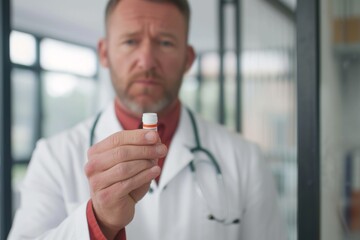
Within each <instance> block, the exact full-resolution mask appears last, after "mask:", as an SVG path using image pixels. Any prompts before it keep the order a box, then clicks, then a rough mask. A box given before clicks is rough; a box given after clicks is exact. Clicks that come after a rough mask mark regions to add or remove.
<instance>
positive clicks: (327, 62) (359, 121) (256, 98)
mask: <svg viewBox="0 0 360 240" xmlns="http://www.w3.org/2000/svg"><path fill="white" fill-rule="evenodd" d="M189 2H190V5H191V8H192V19H191V26H190V27H191V29H190V40H189V41H190V44H192V45H193V46H194V47H195V50H196V52H197V59H196V61H195V63H194V65H193V67H192V69H191V70H190V71H189V72H188V73H187V74H186V76H185V78H184V80H183V81H184V82H183V86H182V88H181V93H180V95H181V99H182V101H183V102H184V103H185V104H186V105H187V106H189V107H190V108H191V109H193V110H194V111H196V112H198V113H200V114H201V115H202V116H203V117H204V118H206V119H208V120H210V121H213V122H219V123H221V124H224V125H226V126H227V127H228V128H229V129H231V130H233V131H238V132H240V133H241V134H243V135H244V136H245V137H246V138H247V139H249V140H252V141H254V142H256V143H258V144H259V146H260V147H261V148H262V150H263V152H264V155H265V157H266V160H267V161H268V162H269V163H270V166H271V169H272V172H273V174H274V177H275V179H276V183H277V189H278V192H279V206H280V207H281V211H282V214H283V218H284V220H285V222H286V229H287V235H288V239H289V240H295V239H298V237H297V236H298V233H297V231H298V230H297V224H298V210H297V209H298V207H297V204H298V202H297V201H298V175H297V174H298V157H297V156H298V131H301V130H299V129H298V119H299V116H298V109H297V106H298V100H297V99H298V97H301V96H298V95H297V92H298V89H297V84H298V81H299V79H297V59H298V52H297V31H298V29H296V27H297V25H296V12H297V2H296V0H241V1H223V0H222V1H220V0H189ZM319 2H320V8H319V28H320V29H321V31H319V35H320V36H321V37H320V39H321V42H320V50H321V51H320V52H321V55H320V56H319V58H320V62H321V65H320V66H319V67H320V69H321V72H320V76H321V79H320V80H321V81H320V82H321V84H320V88H319V92H320V112H319V114H320V119H321V120H320V129H319V132H320V149H321V154H320V156H319V157H320V158H319V161H320V165H321V172H320V176H319V178H321V192H320V193H319V194H320V195H321V197H320V199H321V202H320V203H321V209H318V210H316V211H319V212H321V215H320V219H321V239H324V240H325V239H326V240H340V239H360V237H359V236H360V235H359V231H360V94H359V93H360V79H359V76H360V68H359V66H360V61H359V60H360V58H359V57H360V45H359V43H360V1H358V0H321V1H319ZM11 4H12V19H11V21H12V31H11V36H10V57H11V65H12V71H11V88H12V90H11V91H12V92H11V94H12V101H11V110H12V127H11V138H12V140H11V141H12V142H11V143H12V151H11V154H12V162H13V163H12V169H11V172H12V203H13V204H12V208H13V209H12V211H13V213H14V211H15V210H16V208H17V207H18V204H19V188H20V187H21V184H22V179H23V177H24V174H25V173H26V168H27V164H28V163H29V161H30V158H31V153H32V150H33V149H34V147H35V144H36V141H37V140H38V139H39V138H42V137H48V136H50V135H53V134H55V133H57V132H59V131H62V130H64V129H66V128H69V127H71V126H73V125H75V124H76V123H77V122H79V121H81V120H83V119H85V118H87V117H89V116H91V115H93V114H95V113H96V112H97V111H99V109H101V108H102V107H104V106H105V105H106V104H107V103H108V102H109V101H112V99H113V97H114V94H113V92H112V89H111V83H110V79H109V75H108V73H107V70H105V69H103V68H101V67H100V66H99V62H98V59H97V53H96V48H97V40H98V39H99V38H100V37H101V36H102V35H103V25H104V23H103V19H104V14H103V12H104V8H105V4H106V1H105V0H99V1H90V2H89V1H85V0H72V1H70V0H63V1H56V0H52V1H45V0H32V1H26V0H13V1H12V2H11ZM237 4H239V5H237ZM237 9H240V11H237ZM1 194H6V193H1ZM307 211H313V209H307ZM300 240H302V239H300Z"/></svg>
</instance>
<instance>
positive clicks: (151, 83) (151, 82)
mask: <svg viewBox="0 0 360 240" xmlns="http://www.w3.org/2000/svg"><path fill="white" fill-rule="evenodd" d="M134 84H140V85H143V86H157V85H160V83H159V81H156V80H154V79H139V80H135V81H134Z"/></svg>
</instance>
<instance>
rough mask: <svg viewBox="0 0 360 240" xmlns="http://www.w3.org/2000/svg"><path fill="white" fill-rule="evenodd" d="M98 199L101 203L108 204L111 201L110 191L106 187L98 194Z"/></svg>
mask: <svg viewBox="0 0 360 240" xmlns="http://www.w3.org/2000/svg"><path fill="white" fill-rule="evenodd" d="M96 195H97V200H98V202H99V203H100V204H101V205H106V204H107V203H108V202H109V198H110V192H109V191H108V190H107V189H104V190H102V191H100V192H98V193H97V194H96Z"/></svg>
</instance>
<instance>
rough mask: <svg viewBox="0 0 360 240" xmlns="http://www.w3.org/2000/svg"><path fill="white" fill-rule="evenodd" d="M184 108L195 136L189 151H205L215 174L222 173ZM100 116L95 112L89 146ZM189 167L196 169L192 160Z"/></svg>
mask: <svg viewBox="0 0 360 240" xmlns="http://www.w3.org/2000/svg"><path fill="white" fill-rule="evenodd" d="M186 110H187V112H188V114H189V117H190V121H191V126H192V128H193V133H194V138H195V147H193V148H190V152H191V153H193V154H194V153H196V152H203V153H205V154H206V156H207V157H209V159H210V161H211V162H212V164H213V165H214V167H215V170H216V174H217V175H222V173H221V169H220V166H219V164H218V162H217V161H216V159H215V157H214V155H213V154H212V153H211V152H210V151H209V150H207V149H206V148H203V147H202V145H201V142H200V137H199V131H198V127H197V124H196V121H195V117H194V114H193V113H192V112H191V111H190V109H188V108H186ZM100 116H101V112H100V113H98V114H97V116H96V118H95V121H94V123H93V125H92V127H91V130H90V146H92V145H93V144H94V138H95V129H96V126H97V124H98V122H99V119H100ZM190 169H191V171H192V172H195V171H196V168H195V165H194V162H193V161H191V162H190Z"/></svg>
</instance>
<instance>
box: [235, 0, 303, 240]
mask: <svg viewBox="0 0 360 240" xmlns="http://www.w3.org/2000/svg"><path fill="white" fill-rule="evenodd" d="M273 2H274V1H263V0H251V1H244V2H243V4H242V5H243V11H242V12H243V16H242V19H243V23H242V30H243V32H242V36H243V39H242V46H243V49H242V56H241V72H242V110H243V111H242V117H243V119H242V128H243V134H244V135H245V137H246V138H248V139H251V140H252V141H255V142H257V143H258V144H259V145H260V146H261V148H262V150H263V153H264V155H265V158H266V160H267V161H268V162H269V163H270V166H271V168H272V170H273V173H274V175H275V180H276V184H277V188H278V192H279V197H280V198H279V206H280V208H281V210H282V213H283V218H284V220H285V222H286V227H287V228H286V229H287V233H288V239H289V240H296V239H297V141H296V139H297V132H296V126H297V121H296V119H297V117H296V111H297V109H296V105H297V102H296V98H297V96H296V68H295V66H296V41H295V40H296V29H295V22H294V20H293V19H291V18H289V17H286V15H284V13H283V12H282V11H281V10H280V9H279V8H278V6H279V5H278V4H272V3H273ZM288 2H290V1H288ZM294 19H295V17H294ZM269 23H271V27H270V25H269ZM299 240H300V239H299ZM301 240H302V239H301Z"/></svg>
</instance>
